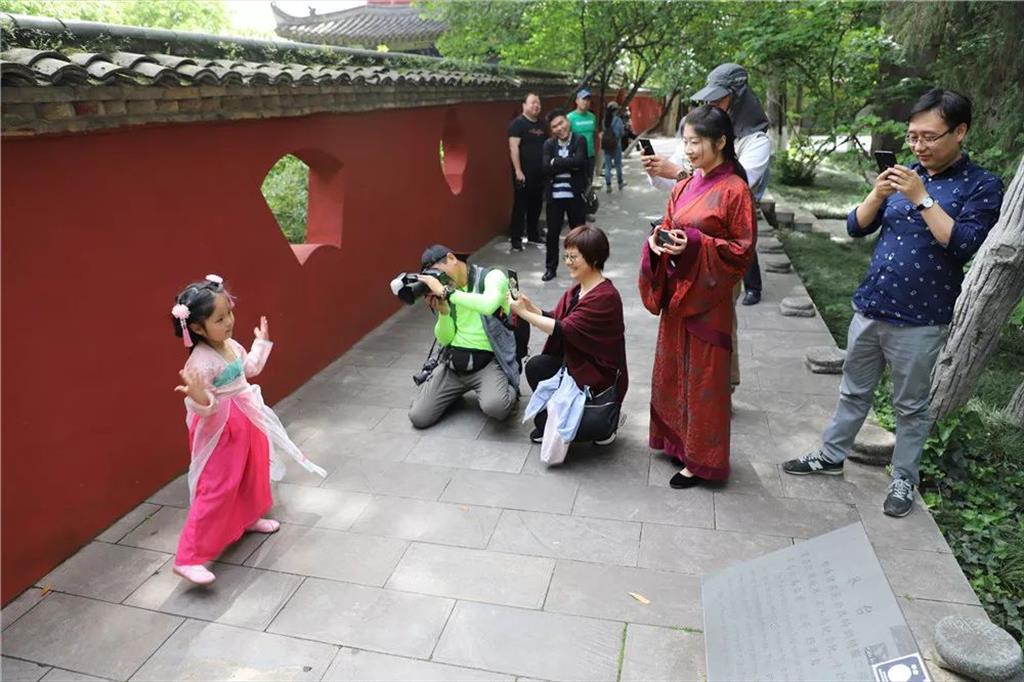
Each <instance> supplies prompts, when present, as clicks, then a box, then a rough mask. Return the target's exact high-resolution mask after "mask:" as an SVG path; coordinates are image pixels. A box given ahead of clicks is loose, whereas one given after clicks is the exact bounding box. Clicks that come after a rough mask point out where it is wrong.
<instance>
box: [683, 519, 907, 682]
mask: <svg viewBox="0 0 1024 682" xmlns="http://www.w3.org/2000/svg"><path fill="white" fill-rule="evenodd" d="M701 582H702V595H703V601H704V641H705V646H706V655H707V664H708V682H716V681H718V680H721V681H725V680H785V681H787V682H788V681H795V680H875V679H879V677H878V676H877V675H878V673H876V672H875V666H876V665H878V664H880V663H885V662H887V661H893V659H902V658H913V657H915V656H916V657H917V659H918V660H919V659H920V658H923V657H922V656H921V655H920V653H919V652H918V647H917V643H916V642H915V641H914V637H913V635H912V634H911V633H910V628H908V627H907V624H906V621H905V620H904V619H903V613H902V612H901V611H900V607H899V605H898V604H897V603H896V597H894V596H893V593H892V589H891V588H890V587H889V582H888V581H887V580H886V578H885V574H884V573H882V567H881V566H880V565H879V563H878V559H877V558H876V557H875V552H874V550H873V549H872V548H871V543H870V542H868V537H867V535H866V534H865V533H864V528H863V526H861V524H859V523H855V524H853V525H850V526H847V527H845V528H840V529H839V530H835V531H832V532H831V533H827V534H825V535H821V536H818V537H816V538H813V539H811V540H807V541H805V542H800V543H798V544H796V545H794V546H792V547H787V548H785V549H781V550H778V551H776V552H772V553H771V554H766V555H764V556H762V557H758V558H757V559H753V560H751V561H746V562H744V563H741V564H737V565H735V566H730V567H729V568H726V569H724V570H721V571H718V572H716V573H711V574H708V575H706V576H704V578H703V580H702V581H701ZM920 671H921V673H922V674H923V675H924V677H923V679H927V671H926V670H925V669H924V667H923V663H922V664H921V668H920Z"/></svg>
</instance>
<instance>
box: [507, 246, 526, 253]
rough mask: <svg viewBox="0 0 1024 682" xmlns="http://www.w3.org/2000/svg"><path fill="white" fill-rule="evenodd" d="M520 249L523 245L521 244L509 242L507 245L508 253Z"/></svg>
mask: <svg viewBox="0 0 1024 682" xmlns="http://www.w3.org/2000/svg"><path fill="white" fill-rule="evenodd" d="M522 250H523V245H522V244H511V245H509V247H508V252H509V253H516V252H517V251H522Z"/></svg>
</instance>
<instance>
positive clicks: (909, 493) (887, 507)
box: [882, 478, 914, 516]
mask: <svg viewBox="0 0 1024 682" xmlns="http://www.w3.org/2000/svg"><path fill="white" fill-rule="evenodd" d="M913 508H914V484H913V483H911V482H910V481H908V480H907V479H905V478H894V479H892V483H890V484H889V494H888V495H887V496H886V497H885V504H883V505H882V511H883V512H885V514H886V516H906V515H907V514H909V513H910V510H911V509H913Z"/></svg>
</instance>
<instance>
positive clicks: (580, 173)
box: [541, 109, 589, 282]
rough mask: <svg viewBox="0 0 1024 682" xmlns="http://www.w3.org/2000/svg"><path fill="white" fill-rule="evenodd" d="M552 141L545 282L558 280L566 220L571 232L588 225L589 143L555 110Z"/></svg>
mask: <svg viewBox="0 0 1024 682" xmlns="http://www.w3.org/2000/svg"><path fill="white" fill-rule="evenodd" d="M547 118H548V128H549V129H550V130H551V133H552V137H551V138H550V139H548V141H547V142H545V143H544V159H543V163H544V168H543V170H544V173H545V175H547V177H548V193H547V222H548V235H547V257H546V267H545V269H544V276H543V277H542V278H541V279H543V280H544V281H545V282H547V281H549V280H552V279H554V278H555V273H556V272H557V270H558V260H559V255H560V254H559V241H560V240H559V236H560V233H561V231H562V225H563V220H564V219H565V217H566V216H568V218H569V229H572V228H574V227H577V226H579V225H583V224H584V223H585V222H586V213H587V209H586V204H585V202H584V201H583V194H584V192H586V190H587V184H588V183H589V178H588V177H587V158H588V157H587V142H586V140H584V139H583V137H582V136H580V135H577V134H576V133H574V132H572V130H570V128H569V120H568V119H567V118H566V115H565V112H564V111H561V110H558V109H556V110H555V111H552V112H551V113H550V114H548V117H547Z"/></svg>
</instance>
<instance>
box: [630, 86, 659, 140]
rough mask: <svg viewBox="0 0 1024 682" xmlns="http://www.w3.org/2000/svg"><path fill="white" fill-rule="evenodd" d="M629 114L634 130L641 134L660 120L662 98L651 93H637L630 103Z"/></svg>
mask: <svg viewBox="0 0 1024 682" xmlns="http://www.w3.org/2000/svg"><path fill="white" fill-rule="evenodd" d="M629 114H630V117H631V120H632V122H633V130H634V131H635V132H636V133H637V134H638V135H639V134H640V133H642V132H643V131H645V130H647V129H648V128H650V127H651V126H652V125H654V124H655V123H657V122H658V118H659V117H660V116H661V99H660V98H658V97H653V96H651V95H637V96H636V97H634V98H633V99H632V100H631V101H630V103H629Z"/></svg>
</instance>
